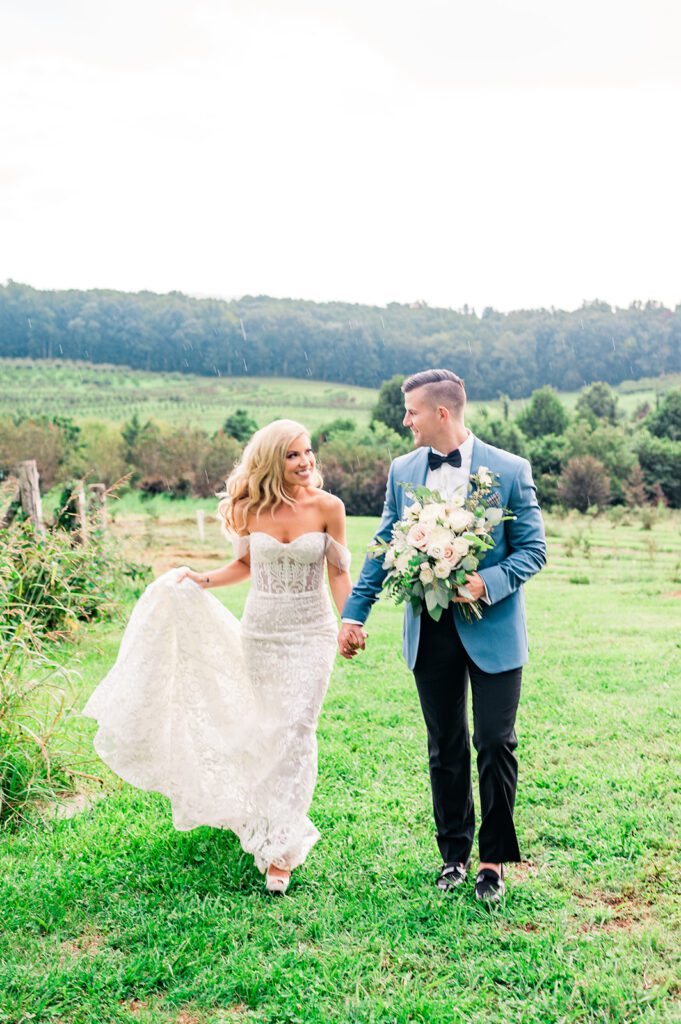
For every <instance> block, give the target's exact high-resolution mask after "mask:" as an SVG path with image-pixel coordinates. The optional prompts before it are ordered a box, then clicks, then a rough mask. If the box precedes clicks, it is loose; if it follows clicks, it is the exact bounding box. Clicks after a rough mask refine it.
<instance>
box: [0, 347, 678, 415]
mask: <svg viewBox="0 0 681 1024" xmlns="http://www.w3.org/2000/svg"><path fill="white" fill-rule="evenodd" d="M680 386H681V374H676V375H667V376H665V377H657V378H646V379H644V380H641V381H625V382H623V383H622V384H620V385H619V387H617V388H616V390H617V392H618V394H619V396H620V405H621V407H622V408H623V409H624V410H625V411H627V412H633V410H634V409H635V408H636V407H637V406H638V405H640V404H641V403H642V402H649V403H650V404H651V405H652V404H654V402H655V396H656V394H660V393H663V392H664V391H667V390H669V389H670V388H671V387H680ZM577 394H578V392H576V391H565V392H561V398H562V400H563V401H564V402H565V404H566V406H568V408H571V407H572V406H573V405H574V403H575V401H576V397H577ZM376 395H377V390H376V389H375V388H363V387H356V386H352V385H345V384H331V383H329V382H328V381H314V380H292V379H286V378H281V377H223V376H220V375H216V376H215V377H212V378H211V377H203V376H195V375H193V374H184V373H151V372H146V371H143V370H131V369H128V368H126V367H120V366H106V365H100V366H94V365H92V364H90V363H77V362H67V361H64V360H35V361H34V360H31V359H0V416H2V415H7V414H16V413H19V414H22V415H27V416H37V415H41V414H43V415H48V416H52V415H60V416H69V417H72V418H73V419H75V420H76V421H78V422H83V421H85V420H90V419H98V420H106V421H109V422H112V423H123V422H124V421H125V420H127V419H129V418H130V416H131V415H132V414H133V413H135V412H136V413H137V414H138V415H139V416H140V417H141V418H144V419H154V420H158V421H160V422H167V423H173V424H178V423H188V424H189V423H191V424H192V425H193V426H196V427H202V428H204V429H217V427H219V426H220V425H221V424H222V422H223V421H224V420H225V418H226V416H227V415H228V414H229V413H230V412H233V411H234V409H236V408H244V409H247V410H248V411H249V412H250V414H251V415H252V416H253V418H254V419H255V420H256V422H257V423H259V424H260V425H263V424H265V423H267V422H269V421H270V420H273V419H276V418H278V417H283V416H286V417H291V418H293V419H298V420H301V421H302V422H303V423H305V424H306V425H307V426H309V427H310V429H311V430H314V429H316V428H317V427H319V426H321V425H322V424H323V423H328V422H329V421H330V420H332V419H334V418H336V417H341V416H342V417H349V418H351V419H353V420H355V421H356V422H358V423H368V422H369V419H370V417H371V409H372V407H373V405H374V403H375V401H376ZM522 404H523V399H517V400H516V401H514V402H512V403H511V408H512V409H517V408H519V407H520V406H521V405H522ZM498 405H499V403H498V402H494V401H491V402H475V401H472V402H471V403H470V412H471V414H474V413H475V411H476V409H479V408H480V407H482V406H486V407H488V408H495V407H497V406H498Z"/></svg>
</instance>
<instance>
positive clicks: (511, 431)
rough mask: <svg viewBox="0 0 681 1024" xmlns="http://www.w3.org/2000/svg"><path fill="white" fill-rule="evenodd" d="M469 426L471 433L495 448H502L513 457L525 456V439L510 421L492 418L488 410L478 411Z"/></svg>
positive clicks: (516, 426)
mask: <svg viewBox="0 0 681 1024" xmlns="http://www.w3.org/2000/svg"><path fill="white" fill-rule="evenodd" d="M469 426H470V428H471V430H472V431H473V433H474V434H475V435H476V436H477V437H479V438H480V440H481V441H485V442H486V443H487V444H493V445H494V446H495V447H496V448H503V449H504V450H505V451H507V452H513V454H514V455H522V456H523V458H525V457H526V456H527V449H528V443H527V438H526V437H525V435H524V434H523V432H522V430H521V429H520V427H519V426H518V424H517V423H514V421H513V420H510V419H501V418H499V417H495V416H492V414H491V413H490V412H489V410H488V409H485V408H483V409H480V411H479V412H478V413H477V415H476V416H475V418H474V419H473V420H471V422H470V423H469Z"/></svg>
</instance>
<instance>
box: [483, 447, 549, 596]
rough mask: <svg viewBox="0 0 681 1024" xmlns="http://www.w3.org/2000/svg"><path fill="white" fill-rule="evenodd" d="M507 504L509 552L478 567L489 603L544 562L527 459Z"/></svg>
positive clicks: (539, 518) (541, 528)
mask: <svg viewBox="0 0 681 1024" xmlns="http://www.w3.org/2000/svg"><path fill="white" fill-rule="evenodd" d="M509 506H510V509H511V512H513V514H514V516H515V519H512V520H509V522H507V523H506V524H505V528H506V537H507V540H508V545H509V548H510V554H509V555H507V556H506V558H503V559H502V560H501V561H500V562H497V564H496V565H490V567H489V568H488V569H484V568H483V569H479V570H478V571H479V573H480V576H482V579H483V580H484V583H485V587H486V588H487V594H488V597H489V603H490V604H497V603H498V602H499V601H503V600H504V598H505V597H509V595H510V594H512V593H513V592H514V591H516V590H518V588H519V587H521V586H522V584H523V583H525V582H526V581H527V580H529V579H530V577H531V576H534V574H535V573H536V572H539V570H540V569H541V568H542V567H543V566H544V565H545V564H546V538H545V535H544V521H543V520H542V515H541V510H540V508H539V503H538V501H537V490H536V488H535V486H534V481H533V479H532V470H531V469H530V464H529V462H528V461H527V459H523V460H522V463H521V465H520V468H519V470H518V472H517V474H516V477H515V479H514V481H513V484H512V486H511V494H510V498H509Z"/></svg>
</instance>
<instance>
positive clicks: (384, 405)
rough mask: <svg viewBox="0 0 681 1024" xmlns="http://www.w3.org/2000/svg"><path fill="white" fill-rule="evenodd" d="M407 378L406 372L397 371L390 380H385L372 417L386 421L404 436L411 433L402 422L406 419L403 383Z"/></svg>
mask: <svg viewBox="0 0 681 1024" xmlns="http://www.w3.org/2000/svg"><path fill="white" fill-rule="evenodd" d="M405 380H406V377H405V376H404V374H401V373H397V374H395V376H394V377H391V378H390V380H385V381H383V383H382V384H381V388H380V390H379V392H378V401H377V402H376V405H375V406H374V408H373V411H372V414H371V415H372V419H374V420H378V421H379V423H384V424H385V426H386V427H390V429H391V430H394V431H395V433H396V434H401V435H402V436H403V437H407V436H408V435H409V428H408V427H405V426H404V424H403V422H402V420H403V419H404V395H403V394H402V385H403V384H404V381H405Z"/></svg>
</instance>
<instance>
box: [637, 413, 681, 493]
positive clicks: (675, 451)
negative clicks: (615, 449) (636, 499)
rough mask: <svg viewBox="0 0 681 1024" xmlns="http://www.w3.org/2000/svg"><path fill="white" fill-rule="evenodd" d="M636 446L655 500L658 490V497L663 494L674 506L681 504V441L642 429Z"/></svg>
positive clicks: (647, 484) (650, 491)
mask: <svg viewBox="0 0 681 1024" xmlns="http://www.w3.org/2000/svg"><path fill="white" fill-rule="evenodd" d="M635 448H636V454H637V455H638V461H639V462H640V464H641V469H642V470H643V478H644V480H645V483H646V487H647V489H648V491H649V493H650V494H651V496H652V498H653V500H654V501H655V500H656V492H657V495H658V498H657V500H659V497H663V498H664V500H665V501H667V502H668V503H669V504H670V505H671V506H672V508H681V441H672V440H671V438H668V437H655V436H654V435H653V434H650V433H648V431H647V430H641V431H639V432H638V434H637V436H636V439H635Z"/></svg>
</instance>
